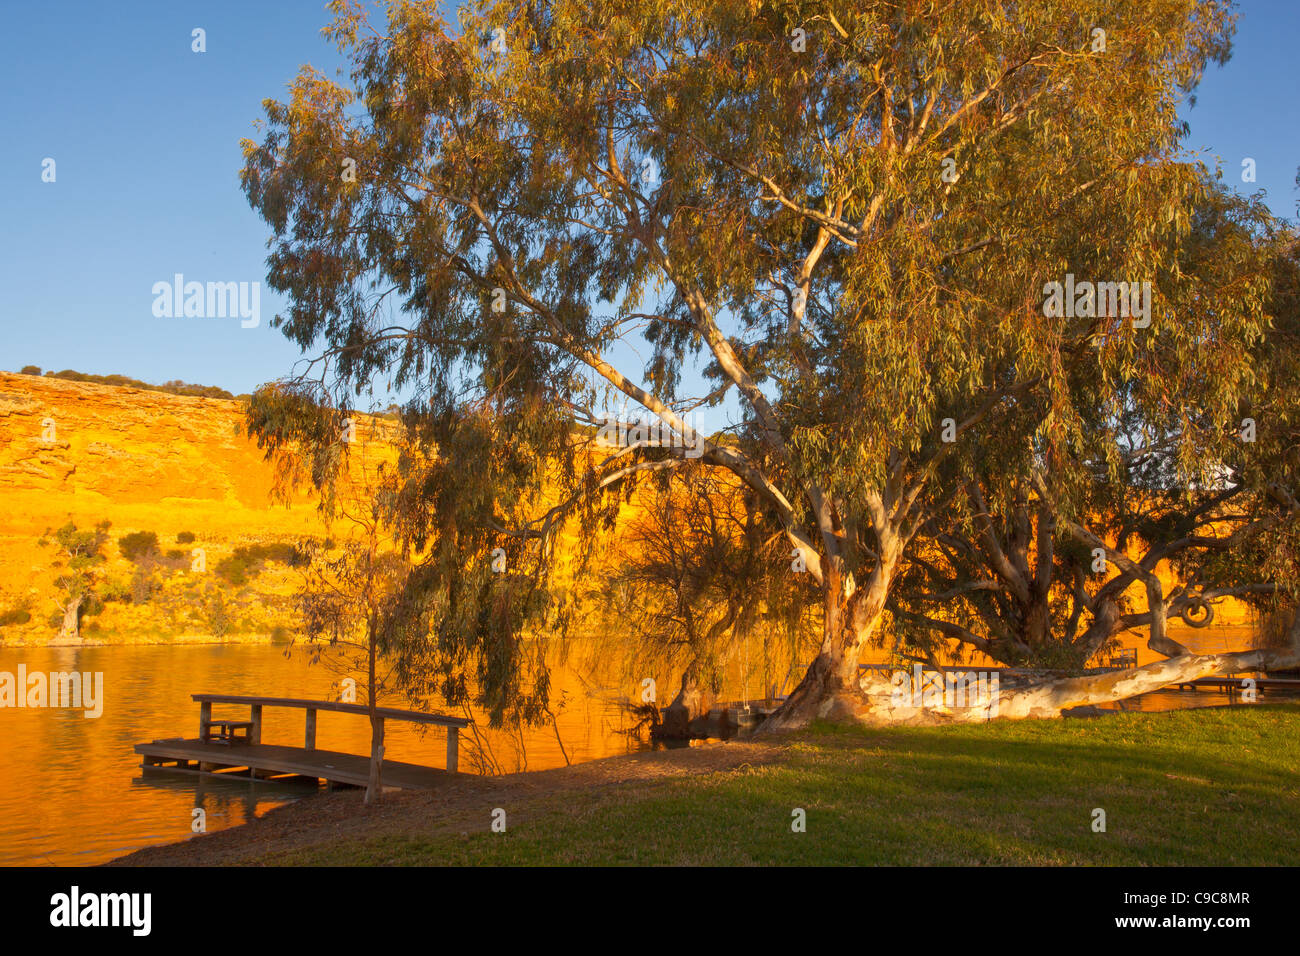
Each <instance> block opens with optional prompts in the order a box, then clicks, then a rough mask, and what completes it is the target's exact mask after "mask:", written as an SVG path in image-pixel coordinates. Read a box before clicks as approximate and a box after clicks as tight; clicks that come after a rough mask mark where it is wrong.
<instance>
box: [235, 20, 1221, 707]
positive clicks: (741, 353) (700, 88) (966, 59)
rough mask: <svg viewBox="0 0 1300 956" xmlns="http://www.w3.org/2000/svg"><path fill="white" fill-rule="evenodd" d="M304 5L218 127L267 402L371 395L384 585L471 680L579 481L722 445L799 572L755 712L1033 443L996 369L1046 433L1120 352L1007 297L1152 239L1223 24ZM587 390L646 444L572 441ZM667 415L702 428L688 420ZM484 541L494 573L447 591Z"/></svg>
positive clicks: (1184, 171) (569, 519)
mask: <svg viewBox="0 0 1300 956" xmlns="http://www.w3.org/2000/svg"><path fill="white" fill-rule="evenodd" d="M333 6H334V8H335V10H336V12H337V18H336V20H335V23H334V25H333V26H332V27H331V29H330V34H331V36H333V37H334V38H335V39H336V40H337V42H338V43H339V45H340V48H341V49H342V50H343V51H344V52H345V53H346V55H347V57H348V58H349V60H350V62H351V64H352V73H351V77H350V80H349V81H347V82H335V81H333V80H330V79H328V78H326V77H324V76H322V75H320V74H319V73H317V72H316V71H313V70H311V69H309V68H308V69H304V70H303V71H302V73H300V75H299V76H298V78H297V79H296V80H295V81H294V82H293V83H292V85H291V89H290V92H289V97H288V99H287V101H285V102H274V101H268V102H267V103H266V111H267V127H266V132H265V136H264V138H263V139H262V141H261V142H260V143H257V142H247V143H246V144H245V166H244V169H243V172H242V181H243V185H244V189H245V191H246V193H247V196H248V198H249V201H250V202H251V204H252V205H253V207H254V208H255V209H256V210H257V211H258V212H259V213H260V214H261V215H262V216H263V217H264V218H265V219H266V221H267V222H268V224H269V225H270V226H271V228H272V231H273V237H272V239H271V249H272V251H271V255H270V257H269V260H268V269H269V282H270V284H271V285H272V287H273V288H275V289H276V290H278V291H279V292H282V293H283V294H285V295H286V296H287V298H288V309H287V312H286V313H285V314H284V315H283V316H282V317H280V318H279V319H278V320H277V321H278V324H279V325H280V327H281V329H282V330H283V331H284V332H285V334H287V335H288V336H289V337H290V338H291V339H292V340H293V341H295V342H296V343H298V344H299V345H300V346H301V347H302V348H303V349H304V350H308V351H312V352H313V353H314V358H315V359H317V360H319V363H318V364H317V363H313V364H310V365H309V366H308V367H307V369H306V370H305V371H304V372H303V373H302V374H301V375H300V376H298V377H297V378H296V379H295V380H291V381H288V382H285V383H282V384H281V386H280V387H279V389H278V391H277V394H278V395H279V396H281V397H280V398H276V399H275V402H276V403H278V405H277V406H276V407H278V408H279V409H280V410H281V411H284V410H285V409H287V408H288V407H289V405H287V404H286V403H285V402H284V401H283V400H282V397H283V396H284V395H286V394H288V395H294V394H297V391H296V390H297V389H300V388H305V387H308V386H309V385H310V387H312V388H322V389H324V390H325V392H326V393H327V396H328V399H329V402H330V405H331V407H332V408H334V409H337V414H340V415H342V414H346V413H347V412H348V411H349V409H350V408H351V406H352V403H353V402H354V400H355V399H356V398H357V397H358V396H362V395H365V394H367V393H371V392H372V391H373V389H374V388H375V387H379V388H381V389H382V388H384V387H386V386H387V385H390V384H391V385H392V386H393V387H394V388H398V389H403V390H405V394H406V395H407V396H408V398H409V400H408V402H407V404H406V405H405V408H404V413H403V418H404V422H405V424H406V427H407V431H408V435H409V436H410V447H411V450H410V452H409V453H407V454H404V456H403V460H402V469H403V474H404V476H405V484H404V490H403V493H402V494H400V495H398V496H397V498H396V499H395V500H396V501H398V503H399V504H400V508H399V509H398V511H396V512H395V513H394V514H393V521H394V525H395V527H396V528H397V529H398V531H399V533H400V534H402V535H403V536H405V537H406V538H407V539H408V540H409V541H410V542H411V543H412V545H413V546H414V547H415V548H416V549H417V550H419V551H421V552H422V553H427V554H429V555H431V557H429V558H428V559H426V560H425V561H424V562H423V563H422V565H421V566H420V567H421V570H420V574H419V575H417V576H416V577H414V578H413V579H412V582H411V583H412V589H411V591H410V592H409V597H410V598H411V601H412V606H415V604H418V600H417V598H418V597H419V596H420V595H424V597H425V598H426V604H425V607H426V611H425V613H426V615H427V623H428V625H429V627H428V630H429V633H430V634H431V635H432V637H431V638H430V640H431V641H433V642H434V645H435V646H436V647H437V648H441V651H440V653H441V652H446V654H445V655H444V656H450V658H452V659H454V660H457V661H461V662H462V663H463V662H464V661H465V660H467V659H469V658H470V657H473V658H474V659H476V660H478V661H479V662H480V665H479V670H480V671H483V672H485V673H486V674H487V675H488V676H490V677H491V680H492V682H493V685H494V687H496V688H497V689H498V691H499V693H498V694H497V696H496V699H497V702H498V703H501V701H503V700H504V696H503V695H508V694H509V693H513V692H514V691H513V690H511V689H512V688H514V689H515V690H518V689H519V687H520V686H522V685H517V684H515V683H513V681H514V678H513V677H511V676H509V675H511V674H513V673H515V672H516V671H517V670H518V669H519V666H520V665H521V664H523V663H525V662H524V660H523V658H522V656H521V653H522V652H521V646H522V645H520V644H519V643H518V641H517V640H516V639H515V638H516V636H517V635H518V634H519V633H520V632H521V631H522V630H523V629H524V628H527V627H535V626H550V625H553V624H554V623H555V616H556V615H557V614H558V615H560V617H563V613H564V612H563V610H557V608H559V605H558V604H557V602H556V601H555V599H554V591H553V590H552V589H550V588H549V587H548V584H547V582H548V581H549V580H550V573H551V571H552V570H553V568H554V565H555V562H556V561H557V560H559V559H558V558H557V550H556V548H555V544H556V542H557V540H558V537H559V536H560V534H561V532H562V531H563V529H564V528H565V527H566V526H576V527H578V528H580V529H581V530H580V539H581V541H582V543H583V544H584V545H590V542H591V541H592V540H593V539H595V538H597V537H599V536H602V535H607V534H611V533H614V530H615V529H614V527H613V517H614V514H615V511H614V509H615V507H616V501H615V499H616V498H617V496H618V495H619V494H620V493H626V492H627V489H628V488H629V487H630V486H631V485H632V484H634V483H635V482H637V481H639V480H642V479H644V478H645V477H646V476H647V475H653V474H656V473H663V472H667V471H672V470H674V469H677V468H679V467H681V465H682V463H683V462H685V461H688V460H690V456H697V457H696V459H695V460H696V461H697V462H698V463H699V465H700V466H701V467H706V468H711V469H715V470H718V471H720V472H725V473H729V475H730V476H732V477H733V478H734V480H736V481H739V482H741V483H743V484H744V485H745V486H746V487H747V488H748V489H750V491H751V492H752V493H753V494H754V495H756V496H757V498H758V499H759V500H761V502H762V503H763V507H764V508H766V509H768V510H769V511H770V513H771V514H772V515H773V516H774V519H775V520H776V521H777V523H778V524H779V526H780V528H781V532H782V534H783V535H784V537H785V539H786V543H787V544H788V545H789V548H790V551H789V554H788V555H787V556H786V557H788V558H789V559H790V560H791V561H796V560H797V561H798V566H800V567H802V568H803V569H804V572H803V573H806V574H807V575H808V577H809V580H810V582H811V585H812V586H813V587H815V588H816V589H817V591H818V592H819V594H820V603H821V607H822V619H823V633H822V638H821V643H820V647H819V650H818V653H817V655H816V656H815V658H814V659H813V661H812V663H811V665H810V666H809V668H808V670H807V673H806V674H805V675H804V678H803V680H802V681H801V683H800V685H799V686H798V687H797V688H796V690H795V692H794V693H793V694H792V695H791V697H790V698H789V700H788V701H787V703H786V705H785V706H784V707H783V709H782V711H781V712H780V713H779V714H778V715H776V717H775V718H774V719H773V721H772V724H773V725H774V726H776V727H785V726H797V725H799V724H801V723H803V722H806V721H807V720H808V719H810V718H812V717H814V716H819V715H820V716H831V717H834V716H843V715H854V714H860V713H862V712H863V711H864V707H866V705H867V703H868V702H867V701H865V700H864V696H863V694H864V691H863V687H864V686H865V685H863V684H861V683H860V682H859V679H858V669H857V664H858V659H859V656H860V653H861V650H862V648H863V647H864V646H865V645H866V644H867V643H868V642H869V641H871V640H872V639H874V638H875V637H876V636H877V634H878V631H879V628H880V626H881V623H882V620H883V619H884V615H885V613H886V604H887V601H888V599H889V595H890V591H891V588H892V586H893V584H894V583H895V579H896V576H897V575H898V573H899V571H900V569H901V568H902V567H903V565H904V554H905V551H906V549H907V546H908V544H909V542H911V541H912V539H913V538H914V537H915V536H916V534H917V533H918V531H919V530H920V529H921V528H922V527H923V526H924V525H925V524H926V522H927V521H928V520H929V519H930V517H931V515H932V514H934V513H936V510H937V509H940V508H942V506H943V504H944V502H945V501H946V500H947V498H949V497H951V495H952V494H953V493H954V492H953V489H952V488H950V487H947V486H945V485H943V484H936V479H937V478H938V477H940V476H941V475H943V474H945V473H947V472H949V471H950V470H952V469H955V468H957V467H958V465H959V464H960V463H961V462H962V461H964V460H977V459H979V458H980V457H982V456H983V455H985V454H986V453H987V451H988V450H989V449H991V448H996V449H1002V450H1003V451H1004V452H1005V454H1006V457H1007V458H1008V459H1013V458H1018V460H1023V459H1024V458H1025V457H1028V456H1032V454H1033V449H1032V448H1031V447H1029V445H1028V443H1026V442H1022V441H1020V440H1019V439H1018V438H1017V437H1016V435H1015V431H1014V428H1013V427H1012V426H1011V425H1008V424H1007V421H1008V419H1009V418H1011V417H1012V416H1011V412H1012V411H1013V410H1014V409H1015V407H1016V403H1017V402H1018V401H1020V400H1022V399H1025V398H1026V397H1028V396H1029V395H1030V394H1042V395H1044V396H1045V397H1044V398H1043V399H1042V400H1043V401H1044V402H1046V403H1047V404H1048V405H1049V406H1050V407H1051V409H1052V421H1051V427H1052V428H1054V429H1056V430H1057V431H1058V432H1059V433H1060V434H1061V435H1066V434H1069V433H1070V432H1071V431H1077V430H1078V429H1079V428H1081V427H1082V426H1083V424H1084V423H1085V417H1086V416H1085V415H1084V414H1083V413H1081V412H1080V411H1079V410H1077V409H1075V408H1073V407H1072V404H1071V401H1070V398H1071V396H1070V390H1069V385H1068V371H1069V370H1070V369H1072V368H1074V367H1076V366H1078V365H1080V364H1090V363H1091V364H1095V365H1098V366H1099V367H1100V366H1106V365H1107V363H1110V364H1111V365H1114V364H1115V363H1119V362H1123V361H1127V360H1129V357H1130V356H1131V355H1132V354H1133V351H1134V349H1135V348H1137V346H1136V344H1135V339H1136V336H1134V335H1132V334H1130V333H1132V332H1134V331H1136V330H1134V329H1133V328H1131V326H1132V325H1133V324H1134V320H1133V319H1132V318H1130V319H1129V320H1127V322H1120V321H1118V320H1115V319H1114V317H1113V316H1110V317H1106V316H1099V315H1098V314H1097V310H1095V309H1092V308H1081V309H1079V310H1077V311H1076V310H1075V309H1072V308H1070V309H1045V308H1044V304H1043V291H1042V290H1043V289H1044V287H1045V284H1046V283H1049V282H1053V281H1063V280H1066V278H1067V276H1071V275H1075V274H1077V275H1079V276H1091V277H1093V278H1094V279H1101V278H1105V279H1110V278H1114V279H1122V280H1128V281H1134V282H1140V281H1143V280H1145V279H1147V278H1148V277H1153V276H1155V275H1157V274H1158V273H1159V272H1160V271H1161V270H1162V269H1163V270H1168V269H1169V268H1170V266H1171V260H1170V248H1171V247H1170V242H1169V241H1168V237H1169V236H1170V235H1173V234H1177V233H1178V232H1180V231H1183V230H1185V229H1186V228H1187V226H1188V212H1187V210H1188V209H1189V207H1190V197H1191V196H1192V195H1193V194H1194V192H1195V190H1196V188H1197V177H1196V175H1195V172H1194V170H1192V169H1191V168H1190V167H1189V166H1188V165H1187V164H1185V163H1183V162H1180V161H1179V160H1180V155H1179V137H1180V134H1181V133H1182V126H1181V124H1180V122H1179V120H1178V118H1177V106H1178V104H1179V102H1180V97H1181V96H1182V95H1183V94H1184V93H1185V92H1186V91H1188V90H1190V89H1191V88H1192V87H1194V85H1195V84H1196V82H1197V81H1198V79H1199V77H1200V75H1201V74H1202V72H1203V70H1204V68H1205V67H1206V64H1207V63H1208V62H1209V61H1211V60H1219V61H1222V60H1223V59H1224V58H1226V56H1227V52H1228V44H1229V36H1230V33H1231V27H1232V15H1231V13H1230V11H1229V10H1228V8H1227V5H1225V4H1222V3H1217V2H1210V0H1203V2H1202V0H1159V2H1157V0H1146V2H1134V3H1130V4H1123V5H1116V4H1113V3H1108V2H1105V3H1103V2H1072V3H1069V4H1058V3H1044V4H1023V3H1013V2H1007V0H972V2H968V3H960V4H950V5H947V6H943V7H939V8H929V7H927V8H921V7H914V6H912V5H907V4H898V3H895V2H892V0H861V2H857V3H854V4H846V3H838V2H806V3H805V2H790V3H760V2H738V0H724V2H707V0H706V2H699V0H693V2H689V3H688V2H680V0H612V2H595V3H592V2H589V0H550V2H531V3H523V4H515V3H504V2H491V0H485V2H480V3H475V4H472V5H469V6H466V7H463V8H462V9H461V10H460V11H459V23H458V24H457V25H456V26H455V27H452V26H450V25H449V24H447V23H445V22H444V21H443V20H442V19H440V17H439V14H438V11H437V7H436V5H435V4H432V3H411V2H399V3H393V4H391V5H389V7H388V10H387V18H386V21H385V22H383V23H378V24H376V23H372V22H371V21H370V20H369V19H368V18H367V15H366V13H365V12H364V10H363V8H362V7H360V6H352V5H349V4H346V3H342V2H338V3H335V4H334V5H333ZM1147 305H1148V306H1149V307H1151V303H1149V302H1148V303H1147ZM1153 308H1154V311H1155V312H1156V313H1157V314H1158V313H1159V310H1160V304H1159V303H1158V302H1157V303H1155V304H1154V306H1153ZM1149 312H1150V309H1148V314H1147V318H1150V315H1149ZM1157 321H1158V319H1157ZM1099 338H1101V339H1104V340H1105V343H1104V344H1103V347H1102V348H1101V349H1096V348H1095V347H1094V344H1095V340H1097V339H1099ZM697 373H698V374H697ZM1102 377H1103V378H1104V376H1102ZM699 379H703V381H702V383H699V382H698V380H699ZM619 401H630V402H632V403H635V404H636V405H637V406H638V407H639V408H640V409H643V410H644V412H645V413H648V414H649V415H651V416H653V417H654V419H655V420H656V421H657V422H659V423H661V424H662V425H663V426H665V427H666V428H667V429H669V430H670V431H671V433H672V434H673V435H674V436H677V437H678V438H680V439H682V440H681V441H671V442H667V443H665V442H657V443H656V442H640V441H638V442H630V443H626V444H625V445H624V446H623V447H615V448H610V447H608V446H607V445H601V444H598V443H596V442H594V441H590V440H584V439H583V438H582V437H581V436H582V433H580V432H577V431H575V429H574V427H573V426H574V425H575V423H582V422H586V423H589V424H591V423H594V424H599V423H600V420H601V413H602V411H603V410H605V409H608V408H609V407H611V404H612V403H615V402H619ZM273 404H274V403H273ZM704 406H717V407H720V408H721V409H723V410H724V411H725V412H726V413H727V414H729V415H730V416H731V419H732V421H733V425H732V427H731V428H730V429H729V430H728V431H729V433H728V434H725V435H723V434H717V433H715V434H711V435H710V436H708V437H705V436H703V435H701V434H699V433H698V431H697V429H696V428H695V427H693V423H692V422H693V419H692V414H691V413H692V412H693V411H695V410H696V409H699V408H701V407H704ZM254 424H255V426H257V427H258V428H259V429H260V431H261V434H262V435H263V437H264V439H265V440H266V441H269V442H270V443H271V444H272V445H276V444H277V443H282V442H293V441H299V440H306V441H307V442H308V443H310V442H312V441H316V442H318V443H319V442H323V443H325V444H326V445H329V444H330V443H332V442H333V441H334V439H333V438H332V437H330V436H329V435H327V434H322V433H321V432H320V431H319V429H317V428H316V427H315V426H312V427H309V428H306V429H297V427H296V426H295V424H294V423H293V421H292V420H291V418H286V417H283V416H279V417H277V415H274V414H272V415H264V414H263V415H260V416H259V414H258V413H256V412H255V414H254ZM313 460H320V461H324V462H328V461H329V460H331V456H330V453H328V452H327V451H323V452H322V451H319V450H318V452H314V453H313ZM497 548H502V549H504V550H507V551H510V552H511V557H510V560H511V562H512V564H511V567H512V569H513V568H522V569H524V570H525V573H524V577H525V578H526V579H527V580H528V582H529V586H528V589H527V591H526V593H527V595H528V598H527V599H526V600H525V599H523V598H522V597H521V596H520V592H511V594H512V595H514V596H511V597H507V596H506V595H505V594H504V593H503V591H502V589H501V586H500V585H501V582H495V583H489V584H488V585H484V584H483V582H484V581H489V582H491V579H490V578H485V577H484V575H483V568H484V567H485V566H486V564H487V563H488V561H489V555H491V554H493V552H494V550H495V549H497ZM784 559H785V558H784V557H783V560H784ZM484 660H489V661H491V665H490V666H487V667H486V668H484V667H483V666H482V662H483V661H484ZM539 673H540V672H539ZM529 687H530V688H532V689H533V690H532V692H533V693H538V692H544V688H545V684H544V680H543V681H541V682H538V681H536V680H534V681H530V682H529ZM539 689H540V690H539Z"/></svg>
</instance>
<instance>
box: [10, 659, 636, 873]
mask: <svg viewBox="0 0 1300 956" xmlns="http://www.w3.org/2000/svg"><path fill="white" fill-rule="evenodd" d="M20 665H25V666H26V670H27V673H28V674H34V673H36V672H38V671H39V672H45V673H48V672H51V671H57V672H67V671H73V670H76V671H80V672H90V673H96V672H99V673H102V674H103V681H104V692H103V697H104V701H103V710H102V714H101V715H100V716H99V717H97V718H87V717H86V716H85V715H84V713H83V711H81V710H67V709H54V708H49V707H46V708H26V707H24V708H9V707H5V708H3V709H0V865H14V864H26V865H42V864H52V865H59V866H67V865H89V864H94V863H100V862H102V861H104V860H109V859H112V858H113V857H116V856H121V855H122V854H124V853H129V852H131V851H132V850H135V849H139V848H140V847H144V846H148V845H151V844H155V843H170V842H174V841H176V840H182V839H186V838H188V837H189V836H191V835H192V830H191V826H192V825H193V822H194V815H193V811H194V809H195V808H196V807H198V808H202V809H203V810H204V811H205V813H206V826H207V830H208V831H209V832H212V831H215V830H218V829H223V828H225V827H229V826H236V825H238V824H240V823H243V822H244V821H245V820H247V819H249V818H250V817H252V816H253V815H254V814H259V813H262V812H264V811H265V810H267V809H268V808H270V807H273V806H277V805H279V804H282V803H285V802H287V801H289V800H294V799H298V798H301V797H303V796H307V795H310V794H313V793H315V792H316V788H315V787H313V786H311V785H310V784H290V783H276V782H270V781H261V782H257V783H253V782H251V781H248V780H239V779H231V780H221V779H214V778H213V777H199V776H197V775H193V774H184V773H177V772H175V771H169V770H154V769H150V770H148V771H145V770H142V769H141V767H140V757H139V755H138V754H136V753H135V752H134V750H133V747H134V745H135V744H138V743H143V742H146V741H150V740H154V739H156V738H165V737H180V736H184V737H189V738H193V737H196V736H198V719H199V705H198V704H196V703H194V702H193V701H192V700H191V699H190V695H191V694H195V693H220V694H246V695H262V696H275V697H300V698H310V699H317V700H325V699H338V690H337V688H336V687H335V686H334V685H335V682H337V681H338V680H339V678H340V674H339V673H338V672H336V671H334V670H331V669H329V668H327V667H325V666H323V665H320V664H311V663H309V662H308V660H307V658H306V656H305V655H304V654H302V653H301V652H298V653H295V654H293V655H292V656H291V657H289V658H287V659H286V657H285V653H284V649H283V648H282V647H276V646H273V645H269V644H266V645H247V644H230V645H221V644H204V645H189V646H178V645H153V646H105V647H80V648H36V647H23V648H16V647H11V648H0V672H7V673H9V674H14V675H17V673H18V668H19V666H20ZM552 680H553V687H554V688H555V689H557V690H558V694H557V695H556V697H557V700H556V704H555V705H554V706H553V710H554V711H555V715H556V719H555V724H554V725H552V726H547V727H543V728H538V729H533V730H528V731H524V732H523V733H522V734H521V735H518V736H516V735H511V734H508V733H506V732H505V731H497V732H492V731H488V730H486V729H485V725H486V721H484V720H479V721H477V722H476V724H477V726H478V728H480V730H479V738H480V739H478V740H476V739H475V735H474V734H473V733H472V732H471V731H470V730H468V729H467V730H463V731H461V756H460V769H461V770H462V771H474V770H475V769H476V766H475V764H476V763H479V767H478V768H477V769H482V763H483V762H484V758H485V757H487V755H488V754H489V753H490V757H489V758H488V759H490V760H491V761H492V763H493V764H494V766H495V768H496V769H498V770H500V771H502V772H511V771H515V770H540V769H545V768H548V767H555V766H563V765H564V763H565V754H566V753H567V756H568V759H569V760H571V761H573V762H575V763H576V762H579V761H583V760H592V759H595V758H598V757H606V756H612V755H614V754H620V753H627V752H628V751H629V750H633V749H640V748H643V747H645V746H646V744H645V743H643V742H641V740H640V739H638V738H637V737H635V736H629V735H628V734H627V733H626V732H625V730H626V729H627V728H628V724H629V721H628V719H627V717H626V716H625V710H624V709H623V708H622V707H621V706H620V705H619V703H618V697H620V696H626V694H627V691H626V690H623V691H622V692H621V693H620V692H619V691H618V690H616V689H611V688H599V687H595V688H593V687H591V686H589V685H587V684H585V683H584V682H583V681H582V679H581V678H580V677H579V675H578V674H577V673H575V672H574V671H571V670H568V669H565V668H560V669H557V670H556V671H554V672H553V676H552ZM360 683H361V682H360V680H358V684H359V685H360ZM360 697H361V691H360V686H359V687H358V699H360ZM387 703H391V704H392V705H393V706H398V707H401V706H404V704H403V702H401V701H390V702H387ZM214 716H231V717H237V718H239V719H242V720H247V719H248V708H247V707H234V706H230V707H226V708H224V709H223V708H222V707H221V706H220V705H216V706H215V707H214ZM303 720H304V712H303V711H301V710H296V709H292V710H290V709H277V708H271V707H268V708H265V710H264V713H263V729H262V740H263V742H264V743H283V744H291V745H294V746H301V745H302V743H301V742H302V735H303ZM318 720H319V722H318V726H317V732H316V746H317V747H319V748H321V749H322V750H336V751H343V752H347V753H357V754H366V753H369V749H370V725H369V723H368V721H367V720H366V718H365V717H363V716H357V715H351V714H339V713H329V712H325V711H321V712H320V713H319V715H318ZM557 729H558V733H559V740H558V741H557V738H556V733H557ZM384 732H385V739H384V743H385V756H386V757H389V758H391V759H394V760H403V761H408V762H411V763H420V764H425V765H429V766H435V767H441V766H443V764H444V760H445V746H446V737H445V736H444V733H443V732H442V731H441V730H439V729H434V730H431V731H428V732H425V733H423V734H422V733H421V732H420V730H418V729H416V728H415V727H414V726H413V725H411V724H407V723H402V722H398V721H388V722H386V725H385V728H384ZM560 741H562V742H563V748H561V743H560Z"/></svg>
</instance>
